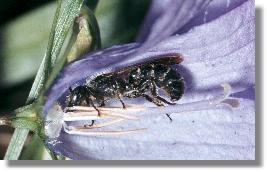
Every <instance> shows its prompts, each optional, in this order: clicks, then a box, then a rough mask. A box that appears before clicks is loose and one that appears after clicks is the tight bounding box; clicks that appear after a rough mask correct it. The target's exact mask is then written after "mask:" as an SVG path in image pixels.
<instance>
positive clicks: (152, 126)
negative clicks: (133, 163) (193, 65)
mask: <svg viewBox="0 0 267 172" xmlns="http://www.w3.org/2000/svg"><path fill="white" fill-rule="evenodd" d="M239 101H240V104H241V106H240V107H238V108H235V109H233V111H229V110H228V109H227V108H220V107H218V108H216V109H211V110H203V111H197V112H190V113H189V112H187V113H180V114H177V115H176V114H172V115H171V117H172V120H173V121H172V122H170V120H169V119H168V118H167V117H166V116H165V115H164V114H162V115H157V114H151V115H147V116H142V118H141V119H140V121H129V122H125V123H122V124H121V123H120V124H119V125H117V126H116V125H114V126H112V127H114V128H116V127H117V128H124V129H125V128H138V127H139V128H144V127H145V128H147V130H146V131H143V132H141V133H140V132H137V133H131V134H126V135H118V136H80V135H71V134H67V133H65V132H62V133H61V135H60V137H59V138H58V139H57V141H58V142H59V143H58V144H55V145H52V147H53V150H54V151H55V152H56V153H58V154H62V155H64V156H67V157H69V158H71V159H99V160H100V159H101V160H125V159H131V160H140V159H149V160H154V159H155V160H156V159H161V160H168V159H176V160H177V159H180V160H182V159H190V160H196V159H213V160H215V159H220V160H222V159H227V160H231V159H234V160H237V159H239V160H241V159H242V160H245V159H246V160H248V159H255V119H254V117H255V112H254V108H255V107H254V106H255V105H254V101H251V100H246V99H239ZM50 146H51V145H50Z"/></svg>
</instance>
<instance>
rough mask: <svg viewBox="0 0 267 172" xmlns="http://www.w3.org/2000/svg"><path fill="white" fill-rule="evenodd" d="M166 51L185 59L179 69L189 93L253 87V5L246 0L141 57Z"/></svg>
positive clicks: (238, 89)
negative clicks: (223, 84) (226, 87)
mask: <svg viewBox="0 0 267 172" xmlns="http://www.w3.org/2000/svg"><path fill="white" fill-rule="evenodd" d="M233 19H234V20H233ZM166 52H168V53H178V52H179V53H181V54H182V55H183V56H184V61H183V63H182V66H181V67H178V69H177V70H178V71H180V73H182V75H183V76H184V78H185V80H186V86H187V91H193V90H197V91H198V92H199V91H201V90H202V91H207V92H209V91H210V90H211V89H218V87H219V85H220V84H222V83H229V84H231V86H232V87H233V89H234V92H239V91H243V90H245V89H247V88H248V87H254V85H255V11H254V2H253V1H247V2H246V3H244V4H242V5H241V6H239V7H237V8H235V9H234V10H232V11H230V12H229V13H227V14H225V15H223V16H221V17H220V18H218V19H216V20H213V21H212V22H210V23H207V24H204V25H201V26H198V27H195V28H194V29H192V30H191V31H190V32H188V33H185V34H183V35H179V36H172V37H170V38H168V39H166V40H164V41H162V42H160V43H159V44H158V45H156V46H154V47H152V48H151V49H149V50H147V52H146V53H143V54H140V55H139V57H138V58H146V57H148V56H156V55H161V54H163V53H166ZM216 87H217V88H216ZM251 90H253V89H251Z"/></svg>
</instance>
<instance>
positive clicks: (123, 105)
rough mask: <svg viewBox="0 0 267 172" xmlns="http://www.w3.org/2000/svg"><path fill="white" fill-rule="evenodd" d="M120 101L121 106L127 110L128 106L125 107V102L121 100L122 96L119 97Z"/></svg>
mask: <svg viewBox="0 0 267 172" xmlns="http://www.w3.org/2000/svg"><path fill="white" fill-rule="evenodd" d="M118 99H119V100H120V102H121V104H122V107H123V109H126V106H125V104H124V102H123V101H122V99H121V96H120V95H118Z"/></svg>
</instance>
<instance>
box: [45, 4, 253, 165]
mask: <svg viewBox="0 0 267 172" xmlns="http://www.w3.org/2000/svg"><path fill="white" fill-rule="evenodd" d="M223 2H225V4H224V3H223ZM137 42H139V43H132V44H126V45H118V46H113V47H110V48H107V49H103V50H100V51H97V52H93V53H90V54H88V55H86V56H84V57H82V58H80V59H78V60H76V61H74V62H72V63H71V64H69V65H67V66H66V67H64V69H63V70H62V71H61V72H60V74H59V76H58V77H57V79H56V80H55V82H54V84H53V85H52V87H51V89H50V90H49V92H48V94H47V97H46V103H45V105H44V115H45V118H46V122H47V124H46V128H45V129H46V133H47V137H48V138H47V144H48V146H49V147H50V149H51V150H52V151H54V152H55V153H57V154H60V155H64V156H67V157H69V158H71V159H188V160H196V159H221V160H222V159H227V160H230V159H240V160H241V159H243V160H247V159H255V96H254V92H255V90H254V87H255V11H254V1H252V0H248V1H245V0H239V1H224V0H217V1H216V0H215V1H212V2H210V3H209V1H207V0H206V1H205V0H199V1H195V0H188V1H183V0H181V1H172V0H165V1H157V0H154V1H153V3H152V5H151V8H150V10H149V13H148V15H147V17H146V19H145V22H144V25H143V29H142V30H141V32H140V35H139V37H138V39H137ZM178 53H179V54H182V55H183V57H184V61H183V62H182V63H181V64H180V65H178V66H177V71H178V72H179V73H180V74H181V75H182V76H183V77H184V80H185V85H186V90H185V94H184V96H183V97H182V99H181V100H179V101H178V102H177V105H169V106H166V107H154V106H153V105H152V104H151V103H149V102H147V101H144V100H143V99H137V100H125V101H126V103H127V102H129V103H137V104H142V105H144V107H136V108H128V110H126V111H123V110H120V109H117V111H114V114H112V115H115V116H116V115H118V114H123V115H122V116H116V118H114V119H115V120H113V121H112V122H114V124H113V125H107V126H106V127H103V128H100V129H95V130H91V129H84V128H79V127H77V126H83V125H84V124H90V120H91V119H98V118H97V116H83V114H82V113H81V114H80V116H79V115H77V114H76V115H75V114H71V113H69V114H68V113H64V112H62V111H60V110H59V107H58V106H57V105H55V103H56V102H57V101H62V100H61V99H64V97H65V96H66V94H67V92H68V89H69V87H74V86H76V85H79V84H82V83H84V82H85V80H90V79H92V78H94V77H96V76H97V75H101V74H103V73H110V72H114V71H118V70H120V69H122V68H124V67H126V66H131V65H135V64H139V63H143V62H145V61H149V60H152V59H156V58H160V57H162V56H165V55H170V54H178ZM115 104H116V103H115ZM110 112H113V111H112V110H111V111H110ZM124 112H127V113H124ZM166 113H168V114H171V119H172V122H171V121H170V119H169V118H168V117H166V115H165V114H166ZM113 117H114V116H113ZM107 122H108V121H107V120H106V119H104V120H103V123H107ZM144 128H145V129H146V130H143V129H144ZM118 129H121V130H127V131H128V132H129V133H128V134H122V135H119V134H117V135H109V133H108V132H106V131H115V130H116V131H117V130H118ZM128 129H139V130H138V131H133V130H128ZM92 131H94V132H92ZM97 132H100V133H102V135H97V134H96V133H97ZM118 133H119V132H118Z"/></svg>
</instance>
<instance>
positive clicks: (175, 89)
mask: <svg viewBox="0 0 267 172" xmlns="http://www.w3.org/2000/svg"><path fill="white" fill-rule="evenodd" d="M182 60H183V59H182V57H181V56H180V55H173V56H168V57H163V58H160V59H158V60H154V61H150V62H146V63H143V64H139V65H135V66H131V67H128V68H125V69H122V70H120V71H118V72H114V73H109V74H103V75H100V76H98V77H96V78H95V79H93V80H91V81H90V82H89V83H87V84H85V85H81V86H78V87H76V88H74V89H73V90H72V89H70V96H69V100H68V107H71V106H77V105H89V106H92V107H94V108H95V109H96V110H97V111H98V114H99V115H100V112H99V110H98V109H97V107H96V106H95V105H94V102H97V103H98V104H99V106H104V105H105V101H107V100H109V99H113V98H118V99H119V100H120V102H121V104H122V106H123V108H125V104H124V102H123V101H122V99H121V98H122V97H129V98H137V97H144V98H146V99H147V100H148V101H150V102H152V103H154V104H156V105H157V106H164V103H166V104H169V105H173V104H175V103H173V102H174V101H177V100H179V99H180V98H181V97H182V95H183V93H184V80H183V78H182V76H181V75H180V74H179V73H177V72H176V71H175V70H174V69H173V68H172V67H171V65H175V64H179V63H180V62H181V61H182ZM158 88H160V89H162V90H164V91H165V92H166V93H167V95H169V96H170V99H171V102H169V101H167V100H165V99H164V98H162V97H160V96H159V95H158Z"/></svg>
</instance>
